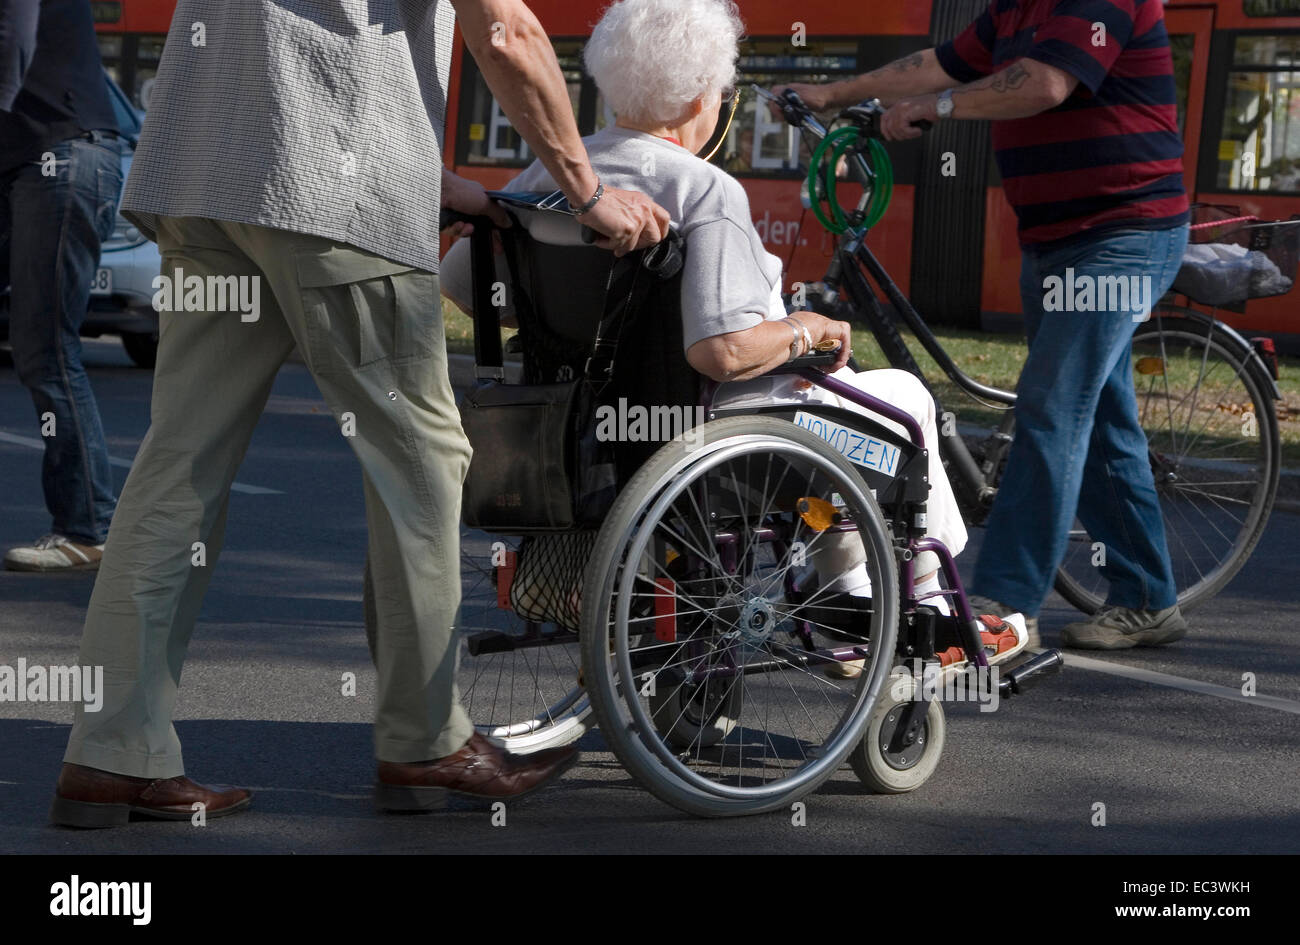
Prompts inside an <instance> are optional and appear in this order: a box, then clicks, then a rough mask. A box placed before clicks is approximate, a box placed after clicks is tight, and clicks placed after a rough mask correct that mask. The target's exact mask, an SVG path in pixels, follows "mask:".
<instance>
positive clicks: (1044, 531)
mask: <svg viewBox="0 0 1300 945" xmlns="http://www.w3.org/2000/svg"><path fill="white" fill-rule="evenodd" d="M788 87H789V88H792V89H794V90H795V91H796V92H797V93H798V94H799V95H800V96H801V97H802V98H803V99H804V101H805V102H806V103H807V104H808V105H809V106H810V107H812V108H813V109H815V110H818V111H820V110H823V109H828V108H835V107H842V106H846V105H850V104H854V103H856V102H859V101H862V100H863V99H868V98H879V99H880V100H881V101H882V102H883V103H884V104H886V105H890V106H891V107H890V109H889V111H887V112H886V114H885V115H884V117H883V119H882V131H883V133H884V135H885V137H886V138H888V139H890V140H900V139H904V138H912V137H916V136H917V135H919V134H920V133H921V131H920V129H919V128H917V127H915V123H916V122H919V121H922V120H925V121H930V122H937V121H942V120H984V119H991V120H993V144H994V148H995V151H996V155H997V160H998V166H999V169H1000V171H1001V174H1002V179H1003V186H1004V189H1005V191H1006V194H1007V198H1008V200H1009V201H1010V202H1011V204H1012V206H1013V208H1014V209H1015V211H1016V215H1017V218H1018V221H1019V232H1020V241H1021V247H1022V251H1023V264H1022V271H1021V296H1022V300H1023V303H1024V312H1025V331H1026V334H1027V336H1028V339H1029V356H1028V358H1027V360H1026V362H1025V367H1024V370H1023V372H1022V374H1021V377H1020V384H1019V388H1018V390H1019V394H1020V397H1019V400H1018V401H1017V404H1016V408H1015V409H1016V436H1015V441H1014V442H1013V443H1012V446H1011V449H1010V451H1009V453H1008V458H1007V470H1006V474H1005V475H1004V477H1003V479H1002V484H1001V487H1000V489H999V490H998V496H997V500H996V502H995V504H994V507H993V509H992V512H991V514H990V515H989V519H988V535H987V539H986V541H985V542H984V545H983V550H982V552H981V554H980V557H979V560H978V562H977V564H976V567H975V577H974V581H973V583H972V589H973V590H974V591H975V592H976V593H977V594H979V595H983V599H980V600H979V605H980V608H981V609H989V608H991V609H992V610H993V611H994V612H995V613H1000V614H1003V613H1007V612H1009V611H1012V610H1016V611H1021V612H1023V613H1025V614H1037V613H1038V611H1039V609H1040V608H1041V606H1042V604H1043V601H1044V600H1045V599H1046V597H1047V594H1048V592H1049V591H1050V590H1051V587H1052V582H1053V577H1054V575H1055V573H1056V569H1057V567H1058V566H1059V564H1060V563H1061V560H1062V558H1063V557H1064V554H1065V550H1066V542H1067V540H1068V536H1069V529H1070V527H1071V524H1072V522H1073V520H1074V517H1075V515H1076V512H1077V514H1078V517H1079V518H1080V520H1081V521H1082V522H1083V524H1084V526H1085V527H1086V528H1087V529H1088V533H1089V534H1090V535H1091V536H1092V538H1093V539H1094V540H1095V541H1100V542H1102V543H1103V545H1104V547H1105V550H1106V557H1105V562H1106V563H1105V565H1104V566H1103V567H1102V573H1103V575H1104V576H1105V577H1106V578H1107V580H1108V582H1109V585H1110V587H1109V594H1108V599H1107V605H1108V606H1107V607H1105V608H1103V610H1102V611H1101V612H1100V613H1098V614H1097V615H1095V616H1094V617H1092V618H1090V619H1088V620H1085V621H1080V622H1078V623H1072V624H1070V625H1069V626H1067V627H1066V628H1065V630H1064V633H1063V637H1064V642H1065V644H1066V645H1067V646H1074V647H1082V648H1088V649H1121V648H1125V647H1131V646H1154V645H1159V644H1165V643H1172V642H1173V641H1175V640H1177V639H1180V638H1181V637H1182V636H1183V635H1184V634H1185V633H1186V630H1187V623H1186V621H1185V620H1184V619H1183V616H1182V614H1181V613H1180V611H1179V609H1178V604H1177V590H1176V587H1175V584H1174V578H1173V573H1172V569H1171V567H1170V563H1169V553H1168V549H1167V547H1166V544H1165V534H1164V523H1163V520H1162V518H1161V511H1160V503H1159V500H1158V498H1157V496H1156V491H1155V484H1154V482H1153V481H1152V476H1151V468H1150V464H1149V462H1148V458H1147V438H1146V436H1145V434H1144V433H1143V431H1142V427H1141V425H1140V423H1139V421H1138V412H1137V400H1136V396H1135V394H1134V389H1133V376H1132V374H1133V372H1132V367H1131V365H1130V359H1129V350H1130V341H1131V338H1132V335H1133V331H1134V329H1135V327H1136V325H1137V323H1138V322H1140V321H1143V320H1145V318H1146V317H1148V315H1149V311H1150V307H1151V305H1152V304H1153V303H1154V301H1155V300H1156V299H1159V298H1160V296H1162V295H1163V294H1164V293H1165V292H1166V291H1167V290H1168V288H1169V286H1170V285H1171V283H1172V282H1173V279H1174V276H1175V275H1176V274H1177V272H1178V268H1179V264H1180V261H1181V259H1182V255H1183V249H1184V247H1185V245H1186V243H1187V218H1188V204H1187V195H1186V193H1185V191H1184V188H1183V182H1182V174H1183V166H1182V149H1183V145H1182V140H1181V138H1180V137H1179V133H1178V125H1177V116H1176V108H1175V85H1174V76H1173V62H1172V58H1171V56H1170V52H1169V38H1168V34H1167V33H1166V31H1165V24H1164V12H1163V7H1162V4H1160V3H1159V2H1156V0H1063V2H1053V3H1047V2H1040V0H996V2H994V3H991V4H990V5H989V7H988V9H986V10H985V11H984V13H982V14H981V15H980V16H979V17H978V18H977V19H976V20H975V21H974V22H973V23H972V24H971V25H970V26H969V27H968V28H967V29H966V30H965V31H964V32H963V33H961V34H960V35H959V36H957V37H956V38H955V39H954V40H952V41H950V42H947V43H944V44H943V45H941V46H938V47H936V48H933V49H926V50H924V51H923V52H918V53H913V54H912V55H910V56H907V57H905V58H903V59H900V60H898V61H897V62H894V63H891V64H889V65H886V66H884V67H883V68H880V69H877V70H875V71H874V72H870V73H867V74H865V75H861V76H857V77H856V78H853V79H849V80H845V81H842V82H835V83H831V84H828V85H822V86H813V85H792V86H788ZM778 91H780V90H778ZM1117 276H1118V277H1121V278H1123V279H1124V282H1125V284H1126V285H1127V284H1136V285H1139V286H1141V285H1142V284H1143V283H1142V282H1141V281H1140V280H1141V279H1142V278H1143V277H1146V278H1149V282H1148V283H1146V285H1148V286H1149V288H1148V289H1147V291H1145V292H1139V293H1135V294H1136V295H1138V296H1140V298H1133V297H1128V298H1127V299H1126V300H1119V299H1116V301H1117V302H1119V304H1114V305H1110V300H1109V299H1107V302H1106V303H1105V304H1103V305H1097V304H1096V300H1097V297H1096V294H1095V293H1093V306H1092V308H1093V310H1090V311H1076V310H1075V309H1076V306H1074V305H1068V306H1067V305H1060V304H1058V302H1059V301H1060V300H1059V299H1058V298H1056V297H1054V295H1053V293H1052V291H1050V289H1049V287H1052V286H1054V285H1055V281H1056V279H1061V280H1062V281H1066V280H1068V279H1069V278H1071V277H1072V278H1073V283H1071V284H1072V285H1077V286H1083V285H1084V284H1087V283H1091V284H1092V285H1093V286H1098V285H1106V284H1114V283H1109V280H1110V279H1113V278H1114V277H1117ZM1053 277H1055V278H1053ZM1131 277H1132V278H1136V279H1137V280H1139V281H1138V282H1136V283H1131V282H1130V278H1131ZM1102 279H1107V280H1108V282H1107V283H1102V282H1100V280H1102ZM1081 280H1082V281H1081ZM1116 295H1118V293H1116ZM1126 296H1127V293H1126ZM1062 309H1066V310H1065V311H1063V310H1062ZM1032 636H1034V637H1036V636H1037V619H1036V618H1035V619H1034V620H1033V632H1032Z"/></svg>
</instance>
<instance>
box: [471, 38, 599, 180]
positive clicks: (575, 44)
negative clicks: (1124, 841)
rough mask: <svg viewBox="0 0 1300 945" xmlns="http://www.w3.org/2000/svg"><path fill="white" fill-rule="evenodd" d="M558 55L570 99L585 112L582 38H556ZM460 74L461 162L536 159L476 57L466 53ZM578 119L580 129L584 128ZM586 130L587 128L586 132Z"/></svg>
mask: <svg viewBox="0 0 1300 945" xmlns="http://www.w3.org/2000/svg"><path fill="white" fill-rule="evenodd" d="M554 46H555V56H556V58H557V59H559V61H560V71H561V72H563V73H564V81H565V83H566V84H567V85H568V87H569V101H570V103H571V104H572V105H573V114H574V115H575V117H576V116H580V115H581V114H582V105H583V98H584V90H583V86H584V79H583V73H582V57H581V51H582V41H581V40H556V41H555V42H554ZM464 63H465V65H464V69H463V72H462V74H461V91H460V116H461V117H460V121H459V125H460V130H459V134H458V135H457V141H458V148H457V151H458V156H457V163H458V164H469V165H472V166H476V167H527V166H528V165H529V164H530V163H532V160H533V154H532V152H531V151H530V150H529V149H528V143H527V142H526V141H524V139H523V138H521V137H519V134H518V133H517V132H516V131H515V129H514V128H513V127H511V125H510V121H509V120H508V119H507V118H506V116H505V113H504V112H503V111H501V106H500V105H499V104H498V103H497V100H496V98H495V97H494V96H493V95H492V92H491V91H490V90H489V89H488V87H487V83H486V82H484V81H483V75H482V73H480V72H479V71H478V67H477V66H476V65H475V64H474V60H473V59H472V58H471V57H469V56H466V57H465V59H464ZM582 124H583V123H582V121H581V120H580V121H579V128H581V127H582ZM585 131H586V129H584V133H585Z"/></svg>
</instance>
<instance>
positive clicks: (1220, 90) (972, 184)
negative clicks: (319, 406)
mask: <svg viewBox="0 0 1300 945" xmlns="http://www.w3.org/2000/svg"><path fill="white" fill-rule="evenodd" d="M606 2H607V0H530V2H529V6H530V7H531V8H532V9H533V10H534V11H535V12H536V14H537V16H538V18H539V19H540V20H541V22H542V24H543V25H544V26H545V27H546V29H547V32H548V33H549V34H550V35H551V37H552V39H553V42H554V45H555V50H556V54H557V55H558V57H559V60H560V64H561V67H562V68H563V71H564V74H565V77H566V79H567V80H568V85H569V94H570V97H571V99H572V102H573V108H574V113H575V115H576V116H577V119H578V125H579V128H580V129H581V130H582V132H583V133H584V134H589V133H591V132H592V131H595V130H597V129H599V128H601V127H603V126H604V125H605V124H606V123H607V122H609V121H611V120H612V115H610V114H609V113H608V110H607V109H606V108H605V107H604V104H603V102H602V101H601V100H600V96H599V94H598V93H597V91H596V88H595V86H594V84H593V83H592V82H591V80H590V79H589V78H588V77H587V76H586V75H585V74H584V72H583V69H582V60H581V50H582V46H583V43H584V41H585V37H587V36H589V35H590V32H591V26H592V24H593V23H594V22H595V21H596V20H597V19H598V18H599V15H600V12H601V10H602V9H603V8H604V6H605V5H606ZM985 3H986V0H933V2H927V0H898V2H894V3H871V4H867V3H862V4H844V3H843V2H841V0H802V2H800V3H799V4H797V5H796V6H794V7H791V5H789V4H786V3H778V2H775V0H771V2H760V0H746V2H742V3H741V4H740V6H741V13H742V16H743V17H744V19H745V24H746V28H747V30H748V34H749V37H748V39H747V40H746V42H745V44H744V48H743V50H742V56H741V60H740V69H741V72H742V77H741V78H742V83H748V82H757V83H759V84H761V85H769V86H770V85H773V84H777V83H780V82H787V81H819V80H823V79H829V78H833V77H838V76H846V75H853V74H856V73H859V72H863V71H867V70H869V69H873V68H875V67H876V66H878V65H881V64H883V63H885V62H888V61H890V60H892V59H895V58H898V57H900V56H903V55H906V54H908V53H910V52H914V51H916V50H918V49H923V48H925V47H927V46H932V45H934V44H935V42H936V41H939V40H943V39H946V38H948V37H950V36H952V35H954V34H955V33H956V32H957V31H958V30H960V29H961V28H963V27H964V26H965V25H966V24H967V23H968V22H970V20H972V19H973V18H974V17H975V16H976V15H977V13H978V12H979V11H980V10H981V9H982V8H983V7H984V5H985ZM91 6H92V7H93V8H94V9H95V14H96V19H97V22H98V24H99V26H98V29H99V30H100V43H101V52H102V53H103V56H104V61H105V65H106V66H107V67H108V68H109V70H110V72H112V73H113V75H114V78H116V79H117V80H118V82H119V84H120V85H122V87H123V88H124V89H125V90H126V91H127V93H128V94H129V95H132V96H133V97H135V99H136V101H137V104H140V105H141V106H142V107H147V104H148V94H149V89H150V84H151V83H150V80H151V79H152V77H153V75H154V73H155V71H156V69H157V63H158V57H159V54H160V53H161V50H162V44H163V39H164V36H165V34H166V31H167V28H168V25H169V23H170V20H171V14H172V11H173V9H174V7H175V0H110V2H92V4H91ZM1165 17H1166V21H1167V24H1168V29H1169V32H1170V34H1171V37H1172V43H1173V54H1174V63H1175V70H1176V73H1177V78H1178V90H1179V98H1178V101H1179V108H1178V116H1179V126H1180V128H1181V130H1182V133H1183V138H1184V141H1185V142H1186V151H1185V153H1184V164H1185V174H1186V183H1187V189H1188V192H1189V194H1190V195H1192V197H1193V199H1195V200H1198V201H1202V202H1207V203H1218V204H1231V205H1235V206H1239V207H1241V208H1242V211H1243V212H1245V213H1252V214H1255V215H1257V216H1259V217H1261V218H1264V219H1279V218H1285V217H1289V216H1291V215H1292V214H1294V213H1300V91H1297V90H1298V89H1300V0H1199V2H1197V0H1170V2H1169V3H1168V5H1167V6H1166V10H1165ZM796 18H797V21H796ZM1293 118H1294V121H1293V120H1292V119H1293ZM447 122H448V125H447V127H448V135H447V145H446V154H445V155H444V159H445V161H446V163H447V164H448V165H449V166H451V167H453V168H455V170H456V171H457V172H458V173H461V174H464V175H465V176H467V177H473V178H475V179H477V180H479V181H482V182H483V183H484V184H486V185H488V186H489V187H499V186H501V185H502V184H504V183H505V182H506V181H507V180H508V179H509V178H510V177H511V176H513V175H514V174H515V173H516V172H517V171H518V169H519V168H521V167H523V166H525V165H526V164H528V163H529V161H530V160H531V156H530V154H529V153H528V149H527V146H526V145H525V144H524V143H523V142H522V141H521V140H520V138H519V137H518V136H517V135H516V134H515V133H514V131H513V129H512V128H511V127H510V125H509V123H508V122H507V121H506V120H505V117H504V116H503V115H502V113H501V110H500V108H499V107H498V106H497V104H496V102H495V101H494V99H493V98H492V95H491V93H490V92H489V91H488V90H487V87H486V85H485V84H484V82H483V80H482V78H481V76H480V74H479V72H478V70H477V68H476V67H475V65H474V62H473V60H472V59H471V58H470V57H469V56H468V55H466V53H465V50H464V46H463V44H460V43H458V44H457V46H456V52H455V56H454V59H453V62H452V78H451V83H450V89H449V103H448V112H447ZM948 152H952V153H953V155H954V156H955V158H956V161H957V174H956V176H955V177H944V176H943V175H942V174H940V173H939V171H938V169H939V166H940V162H941V161H942V160H943V158H944V155H946V154H947V153H948ZM891 153H892V156H893V158H894V164H895V172H896V181H895V183H896V186H895V191H894V199H893V204H892V206H891V208H890V211H889V213H888V214H887V215H886V216H885V218H884V219H883V220H882V221H881V222H880V224H879V225H878V226H877V227H876V228H875V230H873V232H872V236H871V241H872V245H873V247H874V248H875V251H876V253H877V255H879V257H880V258H881V260H882V262H883V263H884V264H885V266H886V267H887V268H888V269H889V271H890V272H891V274H892V275H893V276H894V278H895V279H896V281H897V282H898V283H899V285H900V287H902V289H903V290H904V291H905V292H909V293H910V294H911V296H912V298H913V299H914V301H915V302H916V304H917V307H918V309H919V310H920V311H921V312H922V313H924V314H925V315H926V316H927V317H928V318H929V319H931V320H933V321H935V322H943V323H948V324H954V325H962V326H967V327H977V326H980V325H997V324H998V323H999V322H1000V321H1002V322H1005V321H1007V319H1006V316H1008V315H1010V316H1015V315H1017V314H1018V313H1019V310H1020V301H1019V292H1018V284H1019V280H1018V272H1019V250H1018V248H1017V242H1016V235H1015V218H1014V215H1013V214H1012V212H1011V210H1010V208H1009V207H1008V205H1007V203H1006V200H1005V198H1004V197H1003V195H1002V193H1001V186H1000V182H999V180H998V177H997V170H996V167H995V166H994V163H993V161H992V156H991V152H990V148H989V144H988V133H987V128H986V127H985V126H984V125H982V124H981V123H976V122H952V123H948V124H945V125H941V126H940V127H939V128H938V129H936V131H935V132H934V133H931V134H930V135H927V136H925V137H924V138H923V139H921V140H920V141H915V142H906V143H904V144H901V145H894V146H891ZM799 159H800V142H799V141H798V139H797V137H796V133H795V132H794V130H793V129H790V128H788V127H787V126H785V125H783V124H780V123H778V122H774V121H772V120H771V119H770V118H769V116H768V115H767V112H766V110H765V109H764V108H763V107H762V106H761V103H759V102H758V100H757V99H756V97H755V96H753V95H749V96H746V97H745V99H744V100H743V101H742V106H741V110H740V112H739V113H738V115H737V120H736V123H735V125H734V126H733V129H732V131H731V133H730V135H729V136H728V139H727V141H726V143H725V145H724V148H723V150H722V151H721V152H720V153H719V155H718V157H717V158H716V160H718V161H719V162H720V163H722V164H723V166H725V167H726V168H727V169H728V170H730V171H732V172H733V173H734V174H736V176H737V177H738V178H739V179H740V180H741V181H742V182H743V183H744V185H745V188H746V190H747V191H748V193H749V197H750V203H751V208H752V211H753V216H754V222H755V225H756V226H757V227H758V229H759V232H760V234H761V235H762V236H763V238H764V241H765V242H766V244H767V247H768V249H769V250H770V251H771V252H773V253H775V254H777V255H778V256H780V257H781V258H782V259H783V260H785V261H786V272H787V278H788V279H790V280H797V279H803V280H812V279H816V278H818V277H819V276H820V275H821V273H822V272H823V270H824V266H825V258H826V256H827V255H829V253H830V248H831V244H830V242H829V239H828V238H827V237H826V236H825V235H824V234H823V232H822V231H821V229H820V227H818V226H817V224H816V222H815V220H814V219H813V218H812V216H811V214H806V213H805V212H804V209H803V207H802V205H801V204H800V200H799V186H798V182H797V181H798V178H799V173H798V163H799ZM1220 317H1222V318H1224V320H1226V321H1228V322H1229V323H1231V324H1233V325H1234V326H1236V327H1239V328H1245V329H1249V330H1250V331H1251V332H1254V333H1265V332H1266V333H1269V334H1274V335H1292V336H1293V337H1292V338H1289V339H1285V340H1286V341H1287V342H1288V347H1290V346H1291V345H1292V344H1296V343H1300V318H1296V317H1293V316H1292V308H1291V303H1290V296H1281V297H1278V298H1273V299H1262V300H1256V301H1252V302H1250V303H1249V305H1248V307H1247V308H1246V309H1245V311H1243V312H1240V313H1233V312H1226V313H1224V312H1221V313H1220Z"/></svg>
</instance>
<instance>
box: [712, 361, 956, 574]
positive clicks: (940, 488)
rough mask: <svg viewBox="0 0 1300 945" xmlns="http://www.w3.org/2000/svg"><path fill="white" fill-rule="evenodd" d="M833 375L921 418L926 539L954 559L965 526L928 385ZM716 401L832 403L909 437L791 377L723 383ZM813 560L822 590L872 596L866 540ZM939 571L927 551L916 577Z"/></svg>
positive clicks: (897, 375)
mask: <svg viewBox="0 0 1300 945" xmlns="http://www.w3.org/2000/svg"><path fill="white" fill-rule="evenodd" d="M832 376H833V377H835V378H836V379H837V380H841V381H844V382H845V383H846V384H851V385H852V386H853V387H856V388H857V389H858V390H860V391H862V392H863V393H865V394H870V395H871V396H872V397H875V398H876V399H878V400H883V401H885V402H886V403H890V404H893V405H894V406H895V407H898V408H899V409H901V410H904V411H906V412H907V413H909V414H911V415H912V416H913V417H914V418H915V419H916V421H917V423H918V424H919V425H920V427H921V433H922V434H923V435H924V437H925V446H926V449H928V450H929V451H930V456H929V470H930V471H929V475H930V499H929V502H928V505H927V512H928V518H927V522H928V527H927V528H926V534H927V535H929V536H930V537H933V538H937V539H939V541H941V542H943V543H944V545H945V546H947V548H948V550H949V551H951V552H952V553H953V555H957V554H958V553H960V552H961V550H962V549H963V548H965V547H966V537H967V536H966V524H965V523H964V522H963V521H962V518H961V510H960V509H959V508H958V507H957V497H956V496H955V495H953V492H952V486H951V485H950V484H949V482H948V476H947V474H946V473H945V472H944V469H943V462H942V460H940V458H939V449H938V445H939V428H938V425H937V419H936V417H935V405H934V398H933V397H931V396H930V392H929V391H927V390H926V389H925V385H924V384H922V383H921V382H920V380H918V379H917V378H916V377H915V376H914V375H912V374H910V373H908V372H907V371H899V370H895V369H894V368H885V369H882V370H878V371H857V372H855V371H852V370H850V369H849V368H841V369H840V370H838V371H836V372H835V374H834V375H832ZM713 402H714V405H715V406H718V407H723V406H743V405H754V404H759V403H763V404H771V403H796V404H798V403H802V404H808V405H814V404H831V405H834V406H837V407H843V408H844V409H846V410H852V411H854V412H856V413H861V414H864V415H866V416H869V417H871V418H872V419H873V420H876V421H878V422H879V423H881V424H883V425H884V426H885V427H886V428H887V429H890V430H893V431H895V432H897V433H899V434H900V435H903V436H906V435H907V434H906V431H905V430H904V429H903V426H902V424H899V423H896V422H894V421H893V420H890V419H888V418H886V417H882V416H880V415H879V414H875V413H872V412H871V411H869V410H866V409H864V408H863V407H860V406H858V405H857V404H855V403H853V402H852V401H848V400H845V399H843V398H842V397H839V396H837V395H835V394H832V393H831V392H830V391H828V390H827V389H826V388H824V387H818V386H815V385H811V384H809V383H808V382H807V381H804V380H802V379H801V378H798V377H793V376H790V375H780V376H778V377H762V378H758V379H756V380H753V381H744V382H741V383H738V384H724V385H723V386H722V387H721V388H720V389H719V391H718V395H717V396H716V397H715V398H714V401H713ZM809 560H810V562H811V563H812V564H813V565H814V566H815V567H816V569H817V574H818V577H819V578H820V580H821V582H822V587H824V588H825V587H829V588H830V589H833V590H845V591H851V592H853V593H869V585H868V586H867V587H866V588H864V587H862V582H863V581H864V580H865V571H864V569H863V568H862V567H861V565H862V563H863V562H864V561H865V560H866V554H865V552H864V550H863V547H862V540H861V539H860V538H859V537H858V536H857V535H854V534H844V535H827V536H825V537H824V538H823V539H822V540H821V541H819V542H817V543H816V544H815V545H814V548H813V550H812V552H811V553H810V555H809ZM937 567H939V557H938V555H936V554H934V552H931V551H927V552H925V553H923V554H921V555H919V556H918V557H917V559H916V570H915V573H916V574H917V575H923V574H928V573H929V572H931V571H933V570H935V569H936V568H937Z"/></svg>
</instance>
